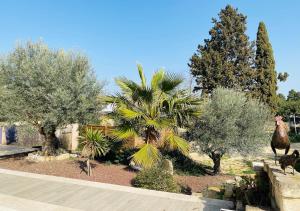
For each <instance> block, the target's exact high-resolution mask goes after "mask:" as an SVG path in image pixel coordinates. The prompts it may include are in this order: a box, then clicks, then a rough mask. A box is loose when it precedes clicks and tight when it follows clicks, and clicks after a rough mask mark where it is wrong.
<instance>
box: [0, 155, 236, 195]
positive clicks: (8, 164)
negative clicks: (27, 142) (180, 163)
mask: <svg viewBox="0 0 300 211" xmlns="http://www.w3.org/2000/svg"><path fill="white" fill-rule="evenodd" d="M92 163H93V175H92V176H90V177H89V176H87V175H86V173H85V172H84V171H82V168H81V166H84V161H83V160H82V159H74V160H63V161H51V162H39V163H36V162H29V161H27V160H25V159H17V158H11V159H5V160H0V168H5V169H11V170H18V171H26V172H31V173H37V174H46V175H54V176H61V177H69V178H75V179H83V180H90V181H95V182H103V183H111V184H117V185H125V186H131V181H132V179H133V178H134V177H135V175H136V172H134V171H132V170H130V169H129V168H128V167H127V166H124V165H107V164H103V163H99V162H96V161H94V162H92ZM175 178H176V180H177V181H178V182H179V183H180V184H183V185H185V186H188V187H190V188H191V189H192V191H193V192H201V191H202V190H203V189H204V188H206V187H207V186H216V185H220V184H222V183H223V182H224V181H225V180H227V179H229V178H232V177H231V176H199V177H196V176H178V175H176V176H175Z"/></svg>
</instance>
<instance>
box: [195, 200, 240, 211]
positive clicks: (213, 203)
mask: <svg viewBox="0 0 300 211" xmlns="http://www.w3.org/2000/svg"><path fill="white" fill-rule="evenodd" d="M200 202H201V203H202V204H203V206H204V207H205V209H208V208H209V209H208V210H221V209H224V210H226V209H227V210H228V209H233V207H234V204H233V202H232V201H227V200H220V199H210V198H204V197H200Z"/></svg>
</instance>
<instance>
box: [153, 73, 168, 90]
mask: <svg viewBox="0 0 300 211" xmlns="http://www.w3.org/2000/svg"><path fill="white" fill-rule="evenodd" d="M164 75H165V72H164V70H163V69H160V70H158V71H157V72H155V73H154V75H153V76H152V80H151V88H152V89H153V90H156V89H157V88H158V85H159V84H160V83H161V81H162V79H163V78H164Z"/></svg>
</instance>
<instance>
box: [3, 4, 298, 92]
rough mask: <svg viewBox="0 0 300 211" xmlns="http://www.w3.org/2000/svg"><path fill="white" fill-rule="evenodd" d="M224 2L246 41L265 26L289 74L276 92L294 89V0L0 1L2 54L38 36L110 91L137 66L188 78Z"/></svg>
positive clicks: (134, 73) (134, 72) (280, 64)
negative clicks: (75, 56)
mask: <svg viewBox="0 0 300 211" xmlns="http://www.w3.org/2000/svg"><path fill="white" fill-rule="evenodd" d="M227 4H231V5H232V6H234V7H238V8H239V11H240V12H242V13H244V14H245V15H247V16H248V19H247V20H248V32H247V33H248V35H249V36H250V39H251V40H254V39H255V37H256V31H257V27H258V23H259V21H264V22H265V24H266V26H267V29H268V32H269V37H270V40H271V43H272V45H273V50H274V54H275V58H276V69H277V70H278V71H286V72H288V73H289V75H290V77H289V79H288V81H287V82H285V83H280V84H279V92H282V93H284V94H287V92H288V91H289V90H290V89H292V88H293V89H296V90H298V91H300V69H299V67H300V36H299V34H300V24H299V21H300V12H299V10H300V1H298V0H284V1H280V0H263V1H262V0H239V1H223V0H197V1H196V0H184V1H183V0H177V1H175V0H174V1H171V0H151V1H146V0H144V1H141V0H135V1H134V0H126V1H124V0H119V1H117V0H106V1H104V0H103V1H101V0H98V1H92V0H88V1H84V0H26V1H25V0H23V1H22V0H6V1H4V0H3V1H1V12H0V26H1V31H0V52H1V53H4V54H5V53H7V52H9V51H11V50H12V48H13V47H14V46H15V45H16V43H17V41H21V42H25V41H27V40H32V41H37V40H38V39H40V38H41V39H42V40H43V41H44V42H46V43H47V44H48V45H49V46H50V47H51V48H64V49H71V50H79V51H81V52H83V53H85V54H86V55H87V56H88V57H89V58H90V60H91V64H92V66H93V68H94V70H95V72H96V74H97V77H98V78H99V79H101V80H106V81H107V82H108V85H107V86H106V90H107V91H109V92H112V91H115V90H116V86H115V85H114V81H113V78H114V77H116V76H127V77H129V78H131V79H137V70H136V63H141V64H142V65H143V66H144V69H145V71H146V73H147V75H148V76H150V74H152V73H153V72H154V71H155V70H157V69H158V68H159V67H164V68H165V69H167V70H168V71H171V72H178V73H181V74H183V75H187V72H188V70H189V69H188V66H187V63H188V61H189V58H190V57H191V55H192V54H193V53H194V52H195V50H196V48H197V45H198V44H200V43H203V39H205V38H208V37H209V36H208V31H209V29H210V28H211V26H212V24H211V18H212V17H217V14H218V13H219V11H220V9H221V8H224V7H225V6H226V5H227Z"/></svg>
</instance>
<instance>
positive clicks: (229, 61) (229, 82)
mask: <svg viewBox="0 0 300 211" xmlns="http://www.w3.org/2000/svg"><path fill="white" fill-rule="evenodd" d="M218 16H219V20H217V19H215V18H213V19H212V22H213V24H214V26H213V27H212V29H211V30H210V31H209V34H210V39H205V40H204V45H199V46H198V50H197V52H196V53H195V54H194V55H193V56H192V58H191V59H190V63H189V67H190V70H191V73H192V75H193V76H194V77H195V78H196V83H197V85H196V87H195V88H194V90H195V91H196V90H201V91H202V94H209V93H211V92H212V90H213V89H215V88H216V87H218V86H222V87H226V88H235V89H239V90H243V91H249V90H252V88H253V84H254V80H253V77H254V76H253V72H254V71H253V65H254V50H253V47H254V46H253V43H251V42H250V41H249V37H248V36H247V35H246V34H245V32H246V29H247V28H246V19H247V18H246V16H244V15H243V14H241V13H239V12H238V9H235V8H233V7H231V6H230V5H228V6H226V8H225V9H222V10H221V12H220V13H219V15H218Z"/></svg>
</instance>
